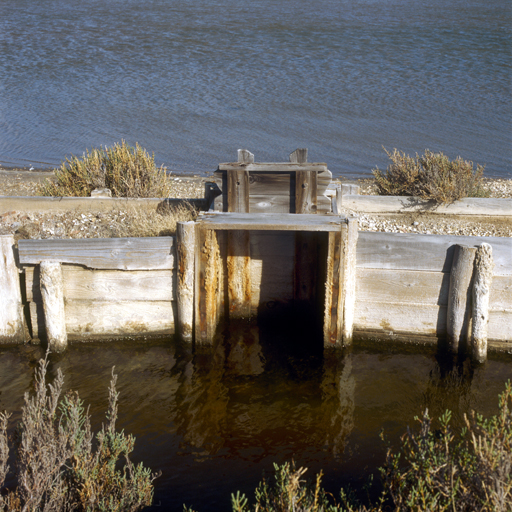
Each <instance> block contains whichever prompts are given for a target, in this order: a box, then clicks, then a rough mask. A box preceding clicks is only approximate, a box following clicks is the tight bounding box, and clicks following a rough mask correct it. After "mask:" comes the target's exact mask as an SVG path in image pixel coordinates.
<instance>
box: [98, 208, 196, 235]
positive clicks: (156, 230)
mask: <svg viewBox="0 0 512 512" xmlns="http://www.w3.org/2000/svg"><path fill="white" fill-rule="evenodd" d="M166 210H167V211H166V212H165V213H164V214H161V213H158V212H155V210H154V208H151V207H146V208H144V207H140V208H134V207H128V208H125V209H124V210H123V211H119V212H118V213H114V216H115V221H114V222H112V223H111V224H109V225H105V226H103V228H102V229H103V230H104V234H103V235H101V236H103V237H104V238H121V237H147V236H173V235H175V234H176V224H177V223H178V222H182V221H190V220H195V219H196V218H197V211H196V210H195V209H194V207H193V206H192V205H190V203H186V202H184V203H183V204H181V205H177V206H174V207H170V208H167V209H166Z"/></svg>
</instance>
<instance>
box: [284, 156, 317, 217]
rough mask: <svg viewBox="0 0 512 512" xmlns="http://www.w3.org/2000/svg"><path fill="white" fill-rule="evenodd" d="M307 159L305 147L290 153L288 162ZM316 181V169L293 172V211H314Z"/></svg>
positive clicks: (315, 209)
mask: <svg viewBox="0 0 512 512" xmlns="http://www.w3.org/2000/svg"><path fill="white" fill-rule="evenodd" d="M307 161H308V150H307V148H300V149H296V150H295V151H294V152H293V153H291V154H290V162H291V163H297V164H305V163H307ZM317 195H318V183H317V173H316V171H297V172H296V174H295V212H293V213H316V211H317Z"/></svg>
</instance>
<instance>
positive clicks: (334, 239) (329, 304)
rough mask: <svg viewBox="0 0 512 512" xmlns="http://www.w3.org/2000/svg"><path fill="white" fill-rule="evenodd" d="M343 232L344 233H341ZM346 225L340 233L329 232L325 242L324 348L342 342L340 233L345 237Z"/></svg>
mask: <svg viewBox="0 0 512 512" xmlns="http://www.w3.org/2000/svg"><path fill="white" fill-rule="evenodd" d="M343 231H345V233H343ZM346 231H347V225H344V226H342V230H340V231H330V232H329V235H328V241H327V244H328V245H327V265H326V270H327V271H326V283H325V311H324V346H325V347H333V346H336V345H337V344H338V343H339V342H340V341H341V340H342V326H343V298H342V297H343V265H342V262H341V257H342V233H343V234H344V235H345V236H346Z"/></svg>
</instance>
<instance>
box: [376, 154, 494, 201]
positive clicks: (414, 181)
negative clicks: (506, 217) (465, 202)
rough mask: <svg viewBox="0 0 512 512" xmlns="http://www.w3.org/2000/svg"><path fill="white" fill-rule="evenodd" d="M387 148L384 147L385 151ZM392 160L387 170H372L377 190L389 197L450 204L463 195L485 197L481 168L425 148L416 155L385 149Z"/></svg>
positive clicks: (458, 158)
mask: <svg viewBox="0 0 512 512" xmlns="http://www.w3.org/2000/svg"><path fill="white" fill-rule="evenodd" d="M385 151H386V150H385ZM386 154H387V155H388V157H389V158H390V160H391V162H392V163H391V164H390V165H389V166H388V167H387V169H386V172H385V173H382V172H381V171H380V170H379V169H374V170H373V171H372V173H373V175H374V177H375V183H376V185H377V189H378V193H379V194H380V195H390V196H416V197H419V198H421V199H426V200H430V201H434V202H435V203H453V202H454V201H457V200H458V199H462V198H463V197H488V196H489V191H488V190H487V189H486V188H484V185H483V172H484V167H483V166H480V165H477V167H476V170H473V162H469V161H466V160H463V159H462V158H461V157H457V158H456V159H455V160H450V159H449V158H448V157H447V156H445V155H444V154H443V153H432V152H431V151H429V150H426V151H425V154H424V155H423V156H421V157H420V156H419V155H418V154H416V158H413V157H410V156H409V155H406V154H405V153H403V152H400V151H398V150H397V149H394V150H393V152H392V153H389V152H388V151H386Z"/></svg>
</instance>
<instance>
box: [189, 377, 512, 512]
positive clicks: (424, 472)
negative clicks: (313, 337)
mask: <svg viewBox="0 0 512 512" xmlns="http://www.w3.org/2000/svg"><path fill="white" fill-rule="evenodd" d="M416 420H417V421H418V422H419V429H418V430H414V429H407V432H406V433H405V434H404V436H403V437H402V440H401V443H402V444H401V446H400V450H399V451H398V452H396V453H394V452H393V451H392V449H389V450H388V453H387V457H386V462H385V465H384V467H382V468H381V470H380V471H381V475H382V484H383V490H382V494H381V495H380V497H379V498H378V499H377V501H376V502H375V503H373V504H370V505H368V506H365V505H362V504H361V503H360V502H358V500H357V499H356V498H355V497H354V493H353V492H348V491H345V490H344V489H342V490H341V492H340V502H339V503H335V501H334V499H333V497H332V496H330V495H329V494H328V493H326V492H325V491H324V489H323V488H322V486H321V477H322V474H321V473H320V474H319V475H317V476H316V478H315V480H314V481H313V482H311V481H307V480H306V479H304V478H303V476H304V473H305V472H306V469H305V468H300V469H296V468H295V465H294V464H293V463H292V464H289V463H285V464H283V465H282V466H279V465H277V464H274V470H275V476H274V480H273V482H267V481H266V480H265V479H264V480H262V482H261V483H260V484H259V486H258V487H257V489H256V490H255V493H254V504H253V505H250V504H249V500H248V498H247V497H246V496H245V495H244V494H240V493H239V492H237V493H236V494H233V495H232V496H231V503H232V510H233V512H249V511H254V512H306V511H307V512H356V511H357V512H383V511H388V510H389V511H391V510H392V511H400V512H402V511H404V512H405V511H407V512H409V511H411V512H412V511H417V512H423V511H429V512H441V511H452V512H483V511H486V512H507V511H510V510H512V385H511V383H510V381H509V382H508V383H507V384H506V387H505V391H504V392H503V393H502V394H501V395H500V396H499V413H498V414H497V415H496V416H492V417H491V418H490V419H484V418H483V417H482V416H481V415H478V414H476V413H474V412H473V413H472V414H471V415H470V416H469V417H468V416H465V422H466V427H464V428H463V429H462V430H461V432H460V433H459V434H458V435H456V434H454V433H453V432H452V429H451V427H450V420H451V413H450V412H449V411H447V412H446V413H445V414H444V415H443V416H442V417H441V418H440V419H439V426H438V428H436V429H435V430H433V429H432V421H431V419H430V417H429V416H428V412H427V411H425V413H424V414H423V417H422V418H421V419H418V418H416ZM371 483H372V482H371V479H369V483H368V486H365V487H368V488H369V486H370V485H371ZM185 511H188V512H192V510H191V509H186V508H185Z"/></svg>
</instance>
